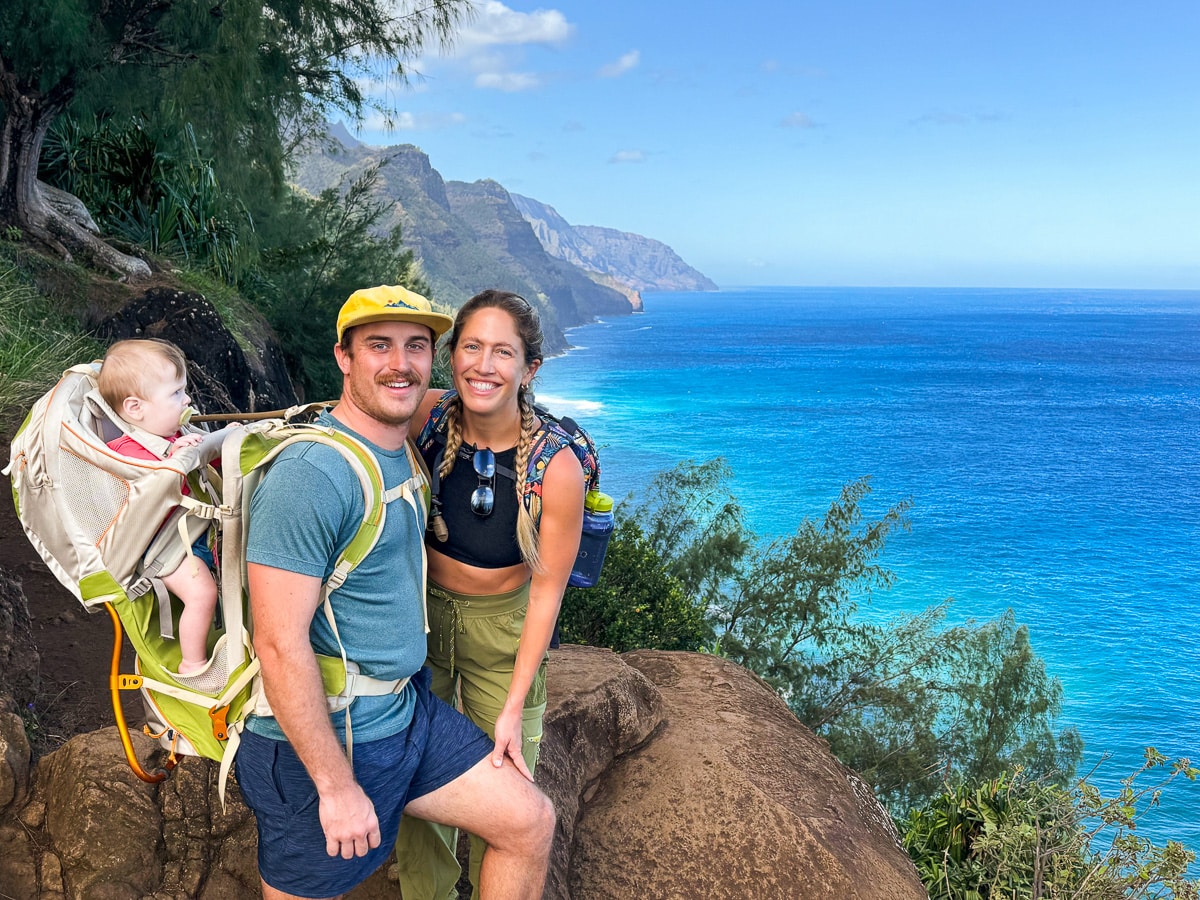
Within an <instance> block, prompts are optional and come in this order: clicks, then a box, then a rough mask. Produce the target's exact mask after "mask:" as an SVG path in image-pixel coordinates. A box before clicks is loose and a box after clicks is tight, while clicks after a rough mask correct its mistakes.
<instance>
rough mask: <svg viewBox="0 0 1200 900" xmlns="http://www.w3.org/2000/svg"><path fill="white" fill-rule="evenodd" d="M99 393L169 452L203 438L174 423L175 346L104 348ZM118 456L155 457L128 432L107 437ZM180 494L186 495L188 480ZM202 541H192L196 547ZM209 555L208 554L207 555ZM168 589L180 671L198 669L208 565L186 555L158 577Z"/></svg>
mask: <svg viewBox="0 0 1200 900" xmlns="http://www.w3.org/2000/svg"><path fill="white" fill-rule="evenodd" d="M97 382H98V386H99V389H100V396H101V397H103V398H104V400H105V402H107V403H108V405H109V406H110V407H111V408H112V410H113V411H114V412H115V413H116V414H117V415H119V416H120V417H121V418H122V419H124V420H125V422H127V423H128V424H130V425H134V426H136V427H138V428H140V429H142V430H143V431H148V432H150V433H151V434H156V435H158V436H159V437H162V438H165V439H166V440H168V441H170V442H171V448H170V451H169V454H168V455H174V454H175V453H176V452H178V451H179V450H181V449H183V448H184V447H191V446H194V445H196V444H199V443H200V442H201V441H202V440H204V436H203V435H199V434H180V431H179V426H180V422H181V420H182V418H183V414H184V412H185V411H186V410H187V409H188V406H189V405H190V404H191V402H192V399H191V397H189V396H188V395H187V361H186V360H185V359H184V356H183V353H182V351H180V349H179V348H178V347H176V346H175V345H174V344H171V343H168V342H167V341H158V340H126V341H117V342H116V343H115V344H113V345H112V346H111V347H109V348H108V353H106V354H105V356H104V363H103V365H102V366H101V368H100V375H99V378H98V379H97ZM108 446H109V447H111V448H112V449H113V450H116V451H117V452H118V453H120V454H121V455H122V456H130V457H133V458H135V459H159V457H158V456H156V455H155V454H154V453H152V452H151V451H150V450H147V449H146V448H145V447H143V446H142V445H141V444H139V443H138V442H137V441H135V440H134V439H133V438H131V437H129V436H128V435H122V436H121V437H119V438H117V439H116V440H113V441H109V442H108ZM183 493H185V494H187V493H190V492H189V490H188V486H187V482H186V481H185V482H184V483H183ZM202 543H203V539H201V541H197V545H198V549H201V550H202V552H203V553H204V554H207V547H201V546H200V545H202ZM210 558H211V557H210ZM161 578H162V581H163V584H164V585H166V587H167V590H168V591H170V592H171V593H172V594H174V595H175V596H176V597H178V598H179V600H180V602H182V603H183V614H182V615H181V616H180V617H179V648H180V650H181V652H182V655H183V661H182V662H181V663H180V664H179V674H180V675H188V674H194V673H195V672H198V671H200V670H201V669H203V668H204V666H205V665H207V662H208V647H207V643H208V631H209V626H210V625H211V624H212V620H213V614H214V613H215V611H216V608H217V585H216V583H215V582H214V581H213V577H212V574H211V573H210V572H209V570H208V566H207V565H206V564H205V563H204V562H203V561H202V560H201V558H199V557H197V556H196V555H194V554H188V555H187V556H185V557H184V560H183V562H182V563H181V564H180V565H179V567H178V568H176V569H175V570H174V571H173V572H170V573H168V574H165V575H162V576H161Z"/></svg>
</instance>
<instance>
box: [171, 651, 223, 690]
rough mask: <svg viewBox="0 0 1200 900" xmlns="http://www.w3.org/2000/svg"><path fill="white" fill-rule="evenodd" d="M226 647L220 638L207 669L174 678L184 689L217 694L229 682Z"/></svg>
mask: <svg viewBox="0 0 1200 900" xmlns="http://www.w3.org/2000/svg"><path fill="white" fill-rule="evenodd" d="M227 646H228V645H227V644H226V642H225V640H224V639H223V638H222V639H221V640H220V641H218V642H217V646H216V647H215V648H214V649H213V658H212V659H211V660H210V661H209V664H208V668H207V669H201V670H200V671H199V672H195V673H193V674H191V675H175V676H174V678H175V680H176V681H178V682H179V683H180V684H182V685H184V686H185V687H189V688H191V689H192V690H194V691H200V692H201V693H203V694H219V693H221V691H222V690H224V688H225V685H226V683H227V682H228V681H229V653H228V651H227V649H226V647H227Z"/></svg>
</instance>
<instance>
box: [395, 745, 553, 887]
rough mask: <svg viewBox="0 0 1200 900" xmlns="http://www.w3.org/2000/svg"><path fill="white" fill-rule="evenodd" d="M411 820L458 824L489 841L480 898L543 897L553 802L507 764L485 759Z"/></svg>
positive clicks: (416, 806)
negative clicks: (501, 765)
mask: <svg viewBox="0 0 1200 900" xmlns="http://www.w3.org/2000/svg"><path fill="white" fill-rule="evenodd" d="M404 814H405V815H410V814H411V815H414V816H418V817H420V818H422V819H428V820H429V821H431V822H440V823H442V824H443V825H453V826H455V827H457V828H462V829H464V830H466V831H469V832H470V833H471V834H474V835H478V836H479V837H481V838H482V839H483V840H484V841H486V842H487V845H488V849H487V852H486V853H484V855H483V868H482V869H481V871H480V875H479V893H480V896H481V897H482V898H484V900H529V898H537V897H541V896H542V888H543V886H544V885H545V882H546V869H547V867H548V865H549V863H550V842H551V841H552V840H553V838H554V807H553V805H552V804H551V803H550V799H549V798H548V797H547V796H546V795H545V794H543V793H542V792H541V791H539V790H538V789H537V788H536V787H534V786H533V784H532V783H531V782H530V781H529V780H528V779H527V778H525V776H523V775H521V773H520V772H518V771H517V769H516V767H515V766H514V765H513V764H512V763H511V762H508V761H506V762H505V764H504V766H503V768H499V769H497V768H496V767H495V766H493V765H492V760H491V758H490V757H489V758H487V759H483V760H480V761H479V762H478V763H476V764H475V766H474V767H473V768H471V769H469V770H468V771H467V772H464V773H463V774H462V775H460V776H459V777H458V778H456V779H455V780H454V781H452V782H450V783H449V784H447V785H444V786H443V787H440V788H438V789H437V790H436V791H434V792H433V793H431V794H426V795H425V796H424V797H418V798H417V799H416V800H413V801H412V802H411V803H409V804H408V805H407V806H406V807H404Z"/></svg>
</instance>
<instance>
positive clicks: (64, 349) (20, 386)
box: [0, 268, 104, 437]
mask: <svg viewBox="0 0 1200 900" xmlns="http://www.w3.org/2000/svg"><path fill="white" fill-rule="evenodd" d="M103 352H104V351H103V347H102V346H101V345H100V344H99V343H98V342H97V341H96V340H94V339H93V338H91V337H89V336H88V335H87V334H85V333H84V331H83V329H82V327H81V326H80V325H79V323H78V322H76V321H75V320H73V319H71V318H67V317H64V316H62V315H61V314H60V313H57V312H56V311H55V310H54V308H53V307H52V306H51V305H50V303H49V302H48V301H47V300H46V299H45V298H44V297H43V296H41V295H40V294H39V293H38V292H37V291H36V290H35V289H34V288H33V286H32V285H30V284H29V283H28V282H27V281H26V280H24V278H23V277H22V276H21V275H20V273H19V272H18V271H17V270H16V269H15V268H6V269H0V434H3V435H4V436H6V437H9V436H11V435H12V434H13V433H14V432H15V431H16V429H17V427H18V426H20V424H21V422H22V420H23V419H24V418H25V414H26V413H27V412H28V411H29V408H30V407H31V406H32V405H33V403H34V401H36V400H37V399H38V397H40V396H41V395H42V394H43V393H45V392H46V391H47V390H48V389H49V388H50V387H51V386H53V385H54V383H55V382H57V381H58V378H59V376H60V375H62V373H63V371H64V370H65V369H67V368H68V367H70V366H73V365H75V364H76V363H81V362H88V361H90V360H93V359H96V358H98V357H99V356H101V355H102V354H103Z"/></svg>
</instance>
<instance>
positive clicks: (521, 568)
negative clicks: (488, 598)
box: [426, 545, 529, 594]
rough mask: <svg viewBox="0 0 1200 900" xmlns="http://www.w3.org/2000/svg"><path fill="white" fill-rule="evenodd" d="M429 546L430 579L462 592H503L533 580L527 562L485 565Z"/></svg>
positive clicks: (449, 588)
mask: <svg viewBox="0 0 1200 900" xmlns="http://www.w3.org/2000/svg"><path fill="white" fill-rule="evenodd" d="M426 546H427V547H428V545H426ZM428 549H429V580H430V581H435V582H437V583H438V584H440V585H441V586H442V587H444V588H446V589H447V590H451V591H458V592H459V593H460V594H503V593H505V592H506V591H512V590H516V589H517V588H519V587H520V586H521V585H523V584H524V583H525V582H527V581H528V580H529V569H528V567H527V566H525V565H524V564H523V563H518V564H517V565H515V566H506V567H504V568H503V569H481V568H479V567H478V566H468V565H467V564H466V563H463V562H459V561H458V560H457V559H451V558H450V557H449V556H446V555H445V554H442V553H438V552H437V551H436V550H434V549H433V548H432V547H428Z"/></svg>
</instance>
